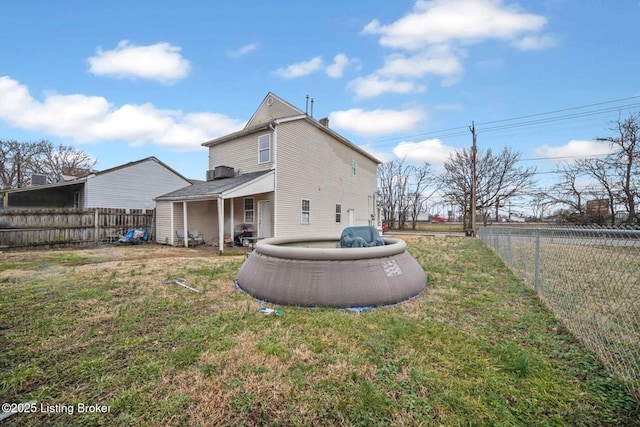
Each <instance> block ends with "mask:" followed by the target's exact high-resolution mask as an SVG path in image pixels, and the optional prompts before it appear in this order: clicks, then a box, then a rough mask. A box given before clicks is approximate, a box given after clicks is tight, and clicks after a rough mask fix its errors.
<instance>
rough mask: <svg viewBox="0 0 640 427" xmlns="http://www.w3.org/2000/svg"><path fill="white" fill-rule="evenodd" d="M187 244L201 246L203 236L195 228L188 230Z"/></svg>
mask: <svg viewBox="0 0 640 427" xmlns="http://www.w3.org/2000/svg"><path fill="white" fill-rule="evenodd" d="M189 243H193V244H194V245H203V244H204V235H203V234H202V233H199V232H198V230H197V229H195V228H194V229H191V230H189Z"/></svg>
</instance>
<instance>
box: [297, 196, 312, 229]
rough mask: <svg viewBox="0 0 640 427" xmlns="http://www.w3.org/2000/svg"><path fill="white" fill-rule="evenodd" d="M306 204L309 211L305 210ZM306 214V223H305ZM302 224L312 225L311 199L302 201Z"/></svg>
mask: <svg viewBox="0 0 640 427" xmlns="http://www.w3.org/2000/svg"><path fill="white" fill-rule="evenodd" d="M304 202H307V210H306V211H305V210H304ZM305 214H306V216H307V217H306V219H307V220H306V221H305ZM300 224H304V225H307V224H311V200H309V199H301V201H300Z"/></svg>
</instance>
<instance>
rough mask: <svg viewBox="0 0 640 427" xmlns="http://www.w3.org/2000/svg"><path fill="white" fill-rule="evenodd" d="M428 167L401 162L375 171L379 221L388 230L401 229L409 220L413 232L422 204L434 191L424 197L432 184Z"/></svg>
mask: <svg viewBox="0 0 640 427" xmlns="http://www.w3.org/2000/svg"><path fill="white" fill-rule="evenodd" d="M436 181H437V180H436V177H435V176H434V175H433V174H432V172H431V167H430V165H429V163H426V162H425V163H424V164H423V165H422V166H421V167H418V166H414V165H410V164H407V163H406V162H405V159H397V160H392V161H390V162H387V163H384V164H383V165H381V166H380V167H379V168H378V203H379V205H380V206H381V208H382V220H383V221H384V222H386V223H387V225H389V227H390V228H395V226H396V224H397V226H398V228H400V229H402V228H405V227H406V225H407V222H408V221H409V220H410V221H411V225H412V227H413V228H415V226H416V221H417V218H418V215H420V213H421V212H422V210H423V208H424V203H425V201H426V200H427V199H428V198H429V197H431V196H432V195H433V192H435V190H432V191H431V193H430V194H427V192H428V190H429V189H430V187H431V186H432V185H433V184H434V183H436Z"/></svg>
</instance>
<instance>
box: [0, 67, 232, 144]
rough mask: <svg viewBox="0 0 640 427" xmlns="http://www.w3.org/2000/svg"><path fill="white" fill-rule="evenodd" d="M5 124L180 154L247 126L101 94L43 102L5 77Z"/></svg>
mask: <svg viewBox="0 0 640 427" xmlns="http://www.w3.org/2000/svg"><path fill="white" fill-rule="evenodd" d="M0 120H4V121H6V122H7V123H9V124H10V125H12V126H14V127H18V128H21V129H26V130H31V131H38V132H44V133H48V134H51V135H54V136H58V137H63V138H69V139H72V140H74V141H76V142H78V143H91V142H99V141H112V140H124V141H127V142H129V143H130V144H132V145H140V144H145V143H154V144H159V145H162V146H166V147H169V148H173V149H179V150H193V149H199V148H200V146H201V144H202V143H203V142H205V141H208V140H210V139H212V138H215V137H218V136H222V135H226V134H228V133H231V132H234V131H237V130H239V129H241V128H242V126H243V123H242V122H241V121H239V120H236V119H232V118H230V117H227V116H225V115H222V114H215V113H183V112H182V111H179V110H161V109H158V108H156V107H155V106H153V105H152V104H143V105H133V104H124V105H122V106H120V107H116V106H114V105H113V104H111V103H109V101H108V100H107V99H106V98H104V97H101V96H87V95H82V94H72V95H59V94H49V95H46V96H45V98H44V100H43V101H42V102H40V101H38V100H36V99H34V98H33V97H32V96H31V94H30V93H29V89H28V88H27V87H26V86H25V85H23V84H20V83H19V82H18V81H16V80H13V79H11V78H10V77H8V76H2V77H0Z"/></svg>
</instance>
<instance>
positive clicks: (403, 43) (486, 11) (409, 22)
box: [363, 0, 547, 50]
mask: <svg viewBox="0 0 640 427" xmlns="http://www.w3.org/2000/svg"><path fill="white" fill-rule="evenodd" d="M502 3H503V2H502V1H501V0H432V1H423V0H418V1H416V3H415V5H414V8H413V11H412V12H411V13H409V14H408V15H406V16H404V17H403V18H400V19H399V20H397V21H395V22H393V23H391V24H388V25H382V24H380V22H379V21H378V20H373V21H372V22H370V23H369V24H368V25H367V26H365V27H364V29H363V33H365V34H379V35H380V44H382V45H383V46H389V47H393V48H399V49H408V50H416V49H421V48H423V47H425V46H429V45H432V44H441V43H451V42H462V43H471V42H479V41H483V40H487V39H500V40H512V39H514V38H516V37H519V36H521V35H522V34H524V33H529V32H537V31H540V30H542V28H543V27H544V26H545V25H546V23H547V20H546V18H545V17H543V16H540V15H534V14H531V13H525V12H523V11H520V10H519V9H518V8H517V7H515V6H506V5H503V4H502Z"/></svg>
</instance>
